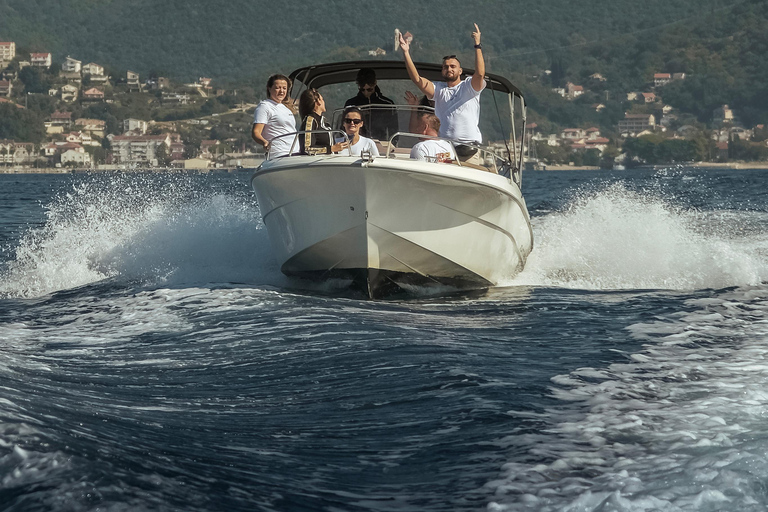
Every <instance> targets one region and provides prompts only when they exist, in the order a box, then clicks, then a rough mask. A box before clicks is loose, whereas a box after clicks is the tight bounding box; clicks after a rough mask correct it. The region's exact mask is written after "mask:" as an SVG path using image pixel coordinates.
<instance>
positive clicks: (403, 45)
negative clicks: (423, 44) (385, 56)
mask: <svg viewBox="0 0 768 512" xmlns="http://www.w3.org/2000/svg"><path fill="white" fill-rule="evenodd" d="M400 49H401V50H403V52H409V51H410V50H411V43H409V42H408V41H406V40H405V38H404V37H403V34H400Z"/></svg>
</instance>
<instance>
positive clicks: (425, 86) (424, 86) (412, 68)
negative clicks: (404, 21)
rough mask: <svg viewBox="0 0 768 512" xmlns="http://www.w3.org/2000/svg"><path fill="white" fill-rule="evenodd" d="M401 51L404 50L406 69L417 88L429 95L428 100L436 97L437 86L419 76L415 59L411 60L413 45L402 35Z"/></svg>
mask: <svg viewBox="0 0 768 512" xmlns="http://www.w3.org/2000/svg"><path fill="white" fill-rule="evenodd" d="M400 49H401V50H403V56H404V57H405V69H407V70H408V76H409V77H410V78H411V81H412V82H413V83H414V84H416V87H418V88H419V90H420V91H421V92H423V93H424V94H426V95H427V98H429V99H432V97H433V96H434V95H435V84H433V83H432V82H430V81H429V80H427V79H426V78H424V77H422V76H420V75H419V71H418V70H417V69H416V65H415V64H414V63H413V59H411V44H410V43H409V42H407V41H406V40H405V39H404V38H403V35H402V34H400Z"/></svg>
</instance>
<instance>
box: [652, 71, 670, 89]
mask: <svg viewBox="0 0 768 512" xmlns="http://www.w3.org/2000/svg"><path fill="white" fill-rule="evenodd" d="M671 81H672V75H671V74H670V73H655V74H654V75H653V85H654V86H655V87H659V86H662V85H666V84H668V83H669V82H671Z"/></svg>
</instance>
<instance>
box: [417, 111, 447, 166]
mask: <svg viewBox="0 0 768 512" xmlns="http://www.w3.org/2000/svg"><path fill="white" fill-rule="evenodd" d="M421 121H422V127H421V134H422V135H428V136H430V137H437V136H438V134H439V133H440V119H438V118H437V116H436V115H435V114H424V115H423V116H421ZM411 158H413V159H414V160H425V161H427V162H440V163H447V164H449V163H452V162H455V161H456V153H455V152H454V151H453V146H452V145H451V143H450V142H448V141H446V140H439V139H422V140H421V141H420V142H417V143H416V144H414V146H413V148H412V149H411Z"/></svg>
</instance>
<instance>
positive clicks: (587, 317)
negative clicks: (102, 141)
mask: <svg viewBox="0 0 768 512" xmlns="http://www.w3.org/2000/svg"><path fill="white" fill-rule="evenodd" d="M249 178H250V175H249V173H247V172H241V173H232V174H227V173H219V174H201V175H196V174H180V173H176V174H174V173H114V174H113V173H98V174H71V175H64V176H52V175H0V510H2V511H24V512H26V511H73V512H74V511H110V512H111V511H144V510H147V511H280V512H282V511H327V512H384V511H386V512H388V511H409V512H417V511H418V512H423V511H451V512H454V511H491V512H499V511H569V512H576V511H602V512H609V511H720V510H726V511H764V510H766V508H768V421H766V420H767V418H768V286H767V285H766V281H768V195H767V194H768V173H767V172H766V171H760V170H716V169H710V170H705V169H693V168H690V169H686V168H677V167H675V168H669V169H662V170H655V171H651V170H644V171H617V172H609V171H604V172H587V171H573V172H528V173H526V174H525V175H524V177H523V180H524V181H523V189H524V193H525V195H526V199H527V202H528V206H529V209H530V212H531V216H532V222H533V226H534V233H535V247H534V250H533V253H532V254H531V256H530V258H529V260H528V264H527V267H526V269H525V270H524V271H523V272H522V273H521V274H520V275H518V276H514V277H513V276H510V278H509V279H508V280H507V281H506V282H504V283H502V284H503V285H502V286H499V287H497V288H494V289H491V290H488V291H486V292H474V293H463V294H462V293H454V294H447V295H442V296H435V295H429V293H428V292H427V291H425V293H423V294H420V293H418V290H416V291H415V292H414V295H413V296H411V297H407V298H400V299H397V300H389V301H375V302H373V301H367V300H361V299H359V298H357V297H355V296H349V295H346V294H344V293H338V290H334V289H331V288H328V287H319V288H315V289H307V288H306V287H305V286H304V284H303V283H298V282H294V281H290V280H289V279H288V278H285V277H284V276H282V274H281V273H280V272H279V269H278V266H277V264H276V262H275V261H274V260H273V259H272V255H271V251H270V247H269V239H268V237H267V235H266V231H265V229H264V227H263V225H262V223H261V218H260V213H259V208H258V205H257V204H256V201H255V197H254V194H253V192H252V191H251V190H250V189H249ZM488 257H489V258H494V257H495V256H494V255H492V254H489V255H488Z"/></svg>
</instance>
